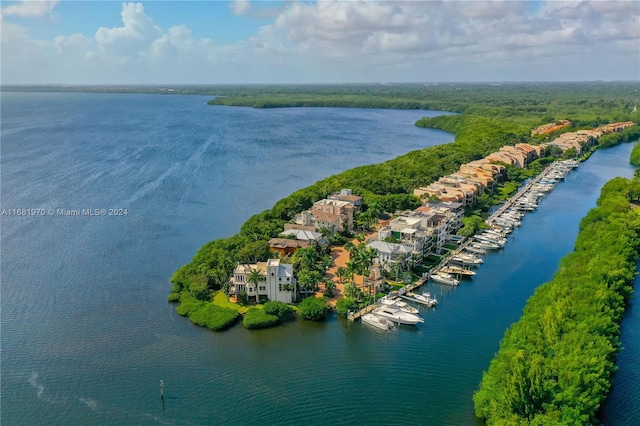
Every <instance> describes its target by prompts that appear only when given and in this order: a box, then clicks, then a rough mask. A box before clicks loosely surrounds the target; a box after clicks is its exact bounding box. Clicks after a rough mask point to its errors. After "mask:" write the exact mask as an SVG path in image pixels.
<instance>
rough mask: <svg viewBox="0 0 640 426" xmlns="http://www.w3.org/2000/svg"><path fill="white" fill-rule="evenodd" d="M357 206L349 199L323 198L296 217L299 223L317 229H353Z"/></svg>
mask: <svg viewBox="0 0 640 426" xmlns="http://www.w3.org/2000/svg"><path fill="white" fill-rule="evenodd" d="M355 210H356V207H355V206H354V205H353V204H351V203H350V202H349V201H341V200H330V199H323V200H320V201H316V202H315V203H313V206H312V207H311V208H310V209H309V210H305V211H303V212H300V213H298V214H297V215H296V217H295V222H296V224H298V225H302V226H308V227H313V229H314V230H315V231H319V230H320V229H322V228H327V229H329V230H330V231H331V232H339V231H351V230H352V229H353V217H354V211H355Z"/></svg>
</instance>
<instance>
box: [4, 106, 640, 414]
mask: <svg viewBox="0 0 640 426" xmlns="http://www.w3.org/2000/svg"><path fill="white" fill-rule="evenodd" d="M206 100H207V98H203V97H195V96H153V95H109V94H63V93H55V94H14V93H3V94H2V148H1V149H2V151H1V167H2V168H1V178H2V200H1V201H2V208H3V209H18V208H38V209H40V208H42V209H45V211H49V210H50V209H54V210H57V209H103V208H104V209H111V208H126V209H128V214H127V216H120V217H110V216H104V217H103V216H99V217H95V216H91V217H89V216H85V217H75V216H72V217H62V216H56V215H53V216H52V215H51V214H47V216H45V217H16V216H4V217H2V222H1V225H2V229H1V230H2V241H1V243H2V247H1V255H2V258H1V280H2V282H1V284H2V287H1V296H2V298H1V303H2V305H1V308H2V311H1V320H2V322H1V326H2V329H1V333H2V334H1V338H2V341H1V343H2V345H1V350H2V353H1V356H2V359H1V362H2V364H1V368H2V385H1V386H2V387H1V392H2V413H1V416H2V417H1V420H2V422H3V424H11V425H33V424H96V425H99V424H104V425H122V424H127V425H133V424H170V425H174V424H175V425H209V424H245V425H246V424H292V425H296V424H303V423H304V424H308V425H325V424H382V423H389V424H398V425H399V424H434V425H435V424H438V425H461V424H473V423H474V422H475V418H474V416H473V404H472V401H471V395H472V393H473V391H474V390H475V389H476V388H477V386H478V383H479V381H480V378H481V375H482V371H483V370H484V369H486V368H487V366H488V363H489V361H490V360H491V358H492V356H493V354H494V352H495V351H496V350H497V348H498V343H499V340H500V338H501V337H502V335H503V333H504V330H505V328H506V327H508V325H509V324H511V323H512V322H513V321H515V320H517V319H518V318H519V316H520V312H521V309H522V307H523V306H524V303H525V301H526V299H527V298H528V297H529V296H530V295H531V294H532V292H533V289H534V288H535V287H537V286H538V285H540V284H541V283H543V282H545V281H548V280H549V279H550V278H551V277H552V275H553V273H554V271H555V269H556V266H557V263H558V261H559V259H560V258H562V256H564V255H565V254H566V253H567V252H569V251H571V250H572V248H573V243H574V241H575V237H576V235H577V232H578V221H579V219H580V218H581V217H582V216H584V215H585V213H586V212H587V210H588V209H589V208H591V207H593V206H594V205H595V200H596V198H597V196H598V194H599V189H600V187H601V186H602V184H603V183H604V182H606V181H607V180H609V179H611V178H612V177H614V176H631V175H632V173H633V170H632V168H631V167H630V166H629V165H628V158H629V152H630V149H631V145H621V146H618V147H616V148H613V149H610V150H600V151H598V152H596V154H594V155H593V156H592V158H591V159H590V160H589V161H588V162H587V163H586V164H584V165H583V166H581V168H580V169H579V170H577V171H575V172H573V173H572V174H571V175H569V177H568V178H567V179H566V181H565V182H563V183H562V184H560V185H559V186H558V187H557V188H556V189H555V190H554V192H553V193H552V194H550V195H549V196H548V197H547V198H546V199H545V200H544V201H543V202H542V204H541V206H540V208H539V209H538V210H537V211H536V212H534V213H532V214H530V215H528V216H527V217H526V219H525V220H524V223H523V226H522V228H521V229H519V230H517V231H516V232H515V233H514V234H515V235H514V237H513V238H512V240H511V241H510V242H509V244H508V245H507V247H506V248H505V249H504V250H502V251H500V252H499V253H496V254H492V255H490V256H488V257H487V259H486V263H485V265H483V267H482V268H481V269H480V270H479V274H478V275H477V276H476V277H475V278H474V279H473V281H465V282H464V283H462V284H461V285H460V286H459V287H457V288H454V289H451V288H445V287H439V286H434V287H432V288H430V290H431V291H432V293H436V294H437V297H438V298H439V299H440V301H441V303H440V305H439V306H438V308H437V310H434V311H431V312H424V317H425V323H424V324H421V325H419V326H418V327H402V328H400V329H399V330H396V331H393V332H390V333H379V332H376V331H374V330H371V329H369V328H366V327H363V326H362V325H361V324H359V323H355V324H353V323H349V322H347V321H344V320H342V319H338V318H336V317H331V318H330V319H329V320H328V321H327V322H325V323H313V322H307V321H303V320H297V321H293V322H290V323H288V324H285V325H283V326H281V327H277V328H274V329H269V330H262V331H248V330H245V329H244V328H242V327H241V326H236V327H234V328H232V329H230V330H228V331H225V332H222V333H214V332H211V331H208V330H206V329H202V328H199V327H196V326H193V325H192V324H191V323H190V322H189V320H188V319H185V318H182V317H180V316H178V315H176V314H175V306H174V305H170V304H168V303H167V302H166V295H167V293H168V292H169V289H170V285H169V283H168V279H169V277H170V276H171V273H172V272H173V271H174V270H175V269H176V268H177V267H179V266H180V265H182V264H183V263H185V262H187V261H188V260H189V259H190V258H191V257H192V256H193V254H194V253H195V251H196V250H197V249H198V248H199V247H200V246H201V245H202V244H203V243H205V242H206V241H208V240H210V239H213V238H218V237H224V236H228V235H230V234H233V233H235V232H237V230H238V228H239V226H240V225H241V224H242V223H243V222H244V221H245V220H246V219H247V218H248V217H249V216H251V215H252V214H254V213H257V212H259V211H261V210H263V209H265V208H269V207H271V206H272V205H273V204H274V203H275V202H276V201H277V200H278V199H280V198H282V197H284V196H286V195H288V194H289V193H290V192H292V191H293V190H295V189H298V188H301V187H304V186H307V185H309V184H311V183H313V182H315V181H316V180H318V179H321V178H323V177H326V176H328V175H331V174H334V173H337V172H339V171H342V170H345V169H348V168H351V167H354V166H356V165H360V164H369V163H374V162H380V161H384V160H386V159H390V158H393V157H395V156H397V155H399V154H403V153H405V152H408V151H410V150H414V149H419V148H423V147H427V146H431V145H436V144H441V143H447V142H450V141H451V140H452V136H451V135H449V134H447V133H444V132H439V131H435V130H427V129H418V128H415V127H414V126H413V123H414V122H415V120H416V119H418V118H420V117H422V116H424V115H436V114H438V113H437V112H425V111H389V110H359V109H334V108H326V109H315V108H309V109H277V110H253V109H247V108H226V107H212V106H207V105H205V103H206ZM639 318H640V315H639V314H638V313H637V312H635V311H633V310H630V311H629V315H628V316H627V318H626V319H625V323H624V324H623V343H624V345H625V347H627V350H626V351H625V352H623V353H622V354H621V357H620V358H621V368H620V371H619V373H618V375H617V376H616V387H615V388H614V392H613V394H612V395H613V397H612V398H610V400H609V401H608V405H607V410H606V411H605V414H606V417H605V418H606V420H607V424H611V425H615V424H617V425H625V424H637V423H639V422H640V413H639V411H638V410H639V409H638V408H637V407H639V406H640V397H639V395H638V393H637V386H635V383H637V381H634V378H637V376H638V371H637V354H638V346H640V344H638V342H637V327H636V328H635V330H636V331H634V326H633V324H634V321H635V324H637V323H638V319H639ZM628 324H631V326H628ZM625 339H626V340H625ZM634 351H635V352H634ZM160 379H162V380H163V381H164V383H165V400H164V403H163V402H162V401H161V399H160V398H159V381H160ZM633 389H636V391H634V390H633ZM634 407H635V408H634ZM622 410H624V413H622V412H621V411H622Z"/></svg>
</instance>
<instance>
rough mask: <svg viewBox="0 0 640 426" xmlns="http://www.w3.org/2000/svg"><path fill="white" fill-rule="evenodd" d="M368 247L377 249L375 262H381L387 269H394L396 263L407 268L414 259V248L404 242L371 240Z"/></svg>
mask: <svg viewBox="0 0 640 426" xmlns="http://www.w3.org/2000/svg"><path fill="white" fill-rule="evenodd" d="M367 248H372V249H374V250H376V252H377V257H376V259H375V262H377V263H379V264H380V265H381V266H382V268H384V269H385V270H387V271H391V270H393V267H394V265H396V264H399V265H401V267H402V269H407V268H408V267H409V264H410V262H411V259H412V255H413V250H412V248H411V247H407V246H406V245H404V244H397V243H387V242H384V241H377V240H374V241H370V242H369V243H368V244H367Z"/></svg>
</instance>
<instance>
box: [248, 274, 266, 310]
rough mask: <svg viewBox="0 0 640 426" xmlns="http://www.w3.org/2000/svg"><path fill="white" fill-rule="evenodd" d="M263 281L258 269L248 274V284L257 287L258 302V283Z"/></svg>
mask: <svg viewBox="0 0 640 426" xmlns="http://www.w3.org/2000/svg"><path fill="white" fill-rule="evenodd" d="M260 281H263V275H262V272H260V270H259V269H258V268H253V269H251V271H250V272H249V273H248V274H247V282H248V283H251V284H253V285H255V286H256V302H257V301H258V295H257V293H258V282H260Z"/></svg>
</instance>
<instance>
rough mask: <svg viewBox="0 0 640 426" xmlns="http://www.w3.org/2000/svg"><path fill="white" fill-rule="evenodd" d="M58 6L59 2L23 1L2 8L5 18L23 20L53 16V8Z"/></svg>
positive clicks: (56, 0) (54, 0) (55, 0)
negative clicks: (13, 17) (19, 18)
mask: <svg viewBox="0 0 640 426" xmlns="http://www.w3.org/2000/svg"><path fill="white" fill-rule="evenodd" d="M56 4H58V0H50V1H30V0H21V1H20V2H19V3H17V4H11V5H9V6H6V7H3V8H2V15H4V16H19V17H21V18H34V17H41V16H45V15H51V13H52V12H53V8H54V7H56Z"/></svg>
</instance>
